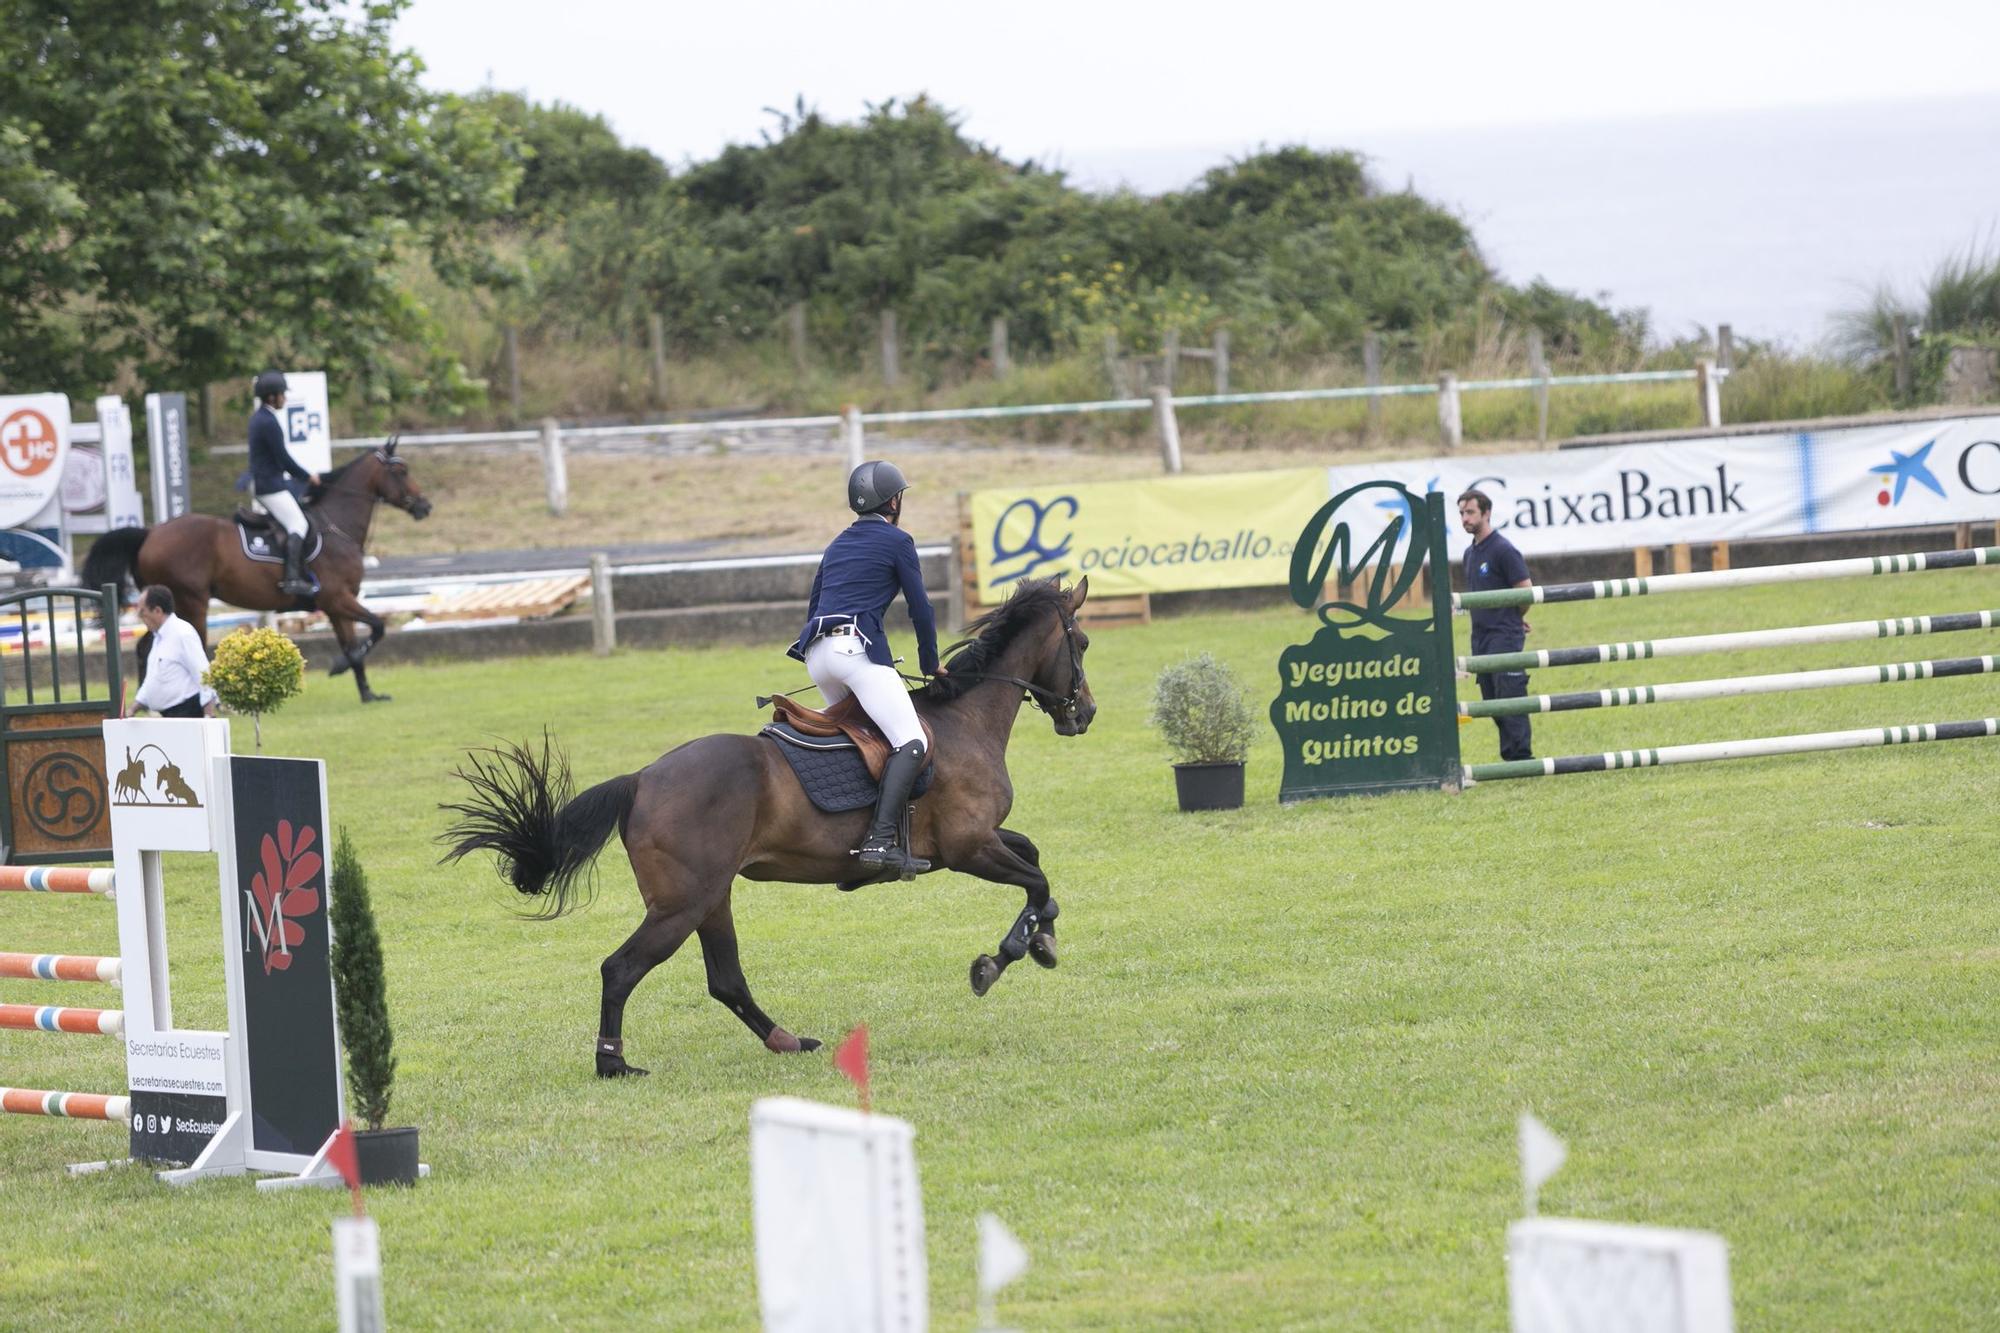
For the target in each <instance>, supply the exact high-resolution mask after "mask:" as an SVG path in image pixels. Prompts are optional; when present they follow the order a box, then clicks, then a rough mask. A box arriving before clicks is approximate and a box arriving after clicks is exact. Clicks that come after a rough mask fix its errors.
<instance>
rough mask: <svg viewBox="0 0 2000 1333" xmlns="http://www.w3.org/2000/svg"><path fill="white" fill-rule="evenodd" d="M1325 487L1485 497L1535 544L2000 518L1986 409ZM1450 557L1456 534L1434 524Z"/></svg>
mask: <svg viewBox="0 0 2000 1333" xmlns="http://www.w3.org/2000/svg"><path fill="white" fill-rule="evenodd" d="M1329 478H1330V482H1331V486H1332V490H1333V491H1334V492H1336V493H1338V492H1340V491H1343V490H1346V489H1347V488H1348V487H1350V486H1355V485H1360V484H1362V483H1365V482H1369V481H1375V480H1384V479H1386V480H1391V481H1395V482H1398V483H1400V484H1402V485H1404V486H1407V487H1408V488H1409V489H1410V490H1412V491H1415V492H1417V493H1418V494H1420V495H1421V494H1424V493H1426V492H1429V491H1441V492H1443V493H1444V495H1445V496H1446V498H1447V499H1453V498H1456V497H1457V496H1458V495H1459V494H1461V493H1462V492H1464V491H1468V490H1478V491H1483V492H1485V493H1486V495H1487V496H1488V497H1490V498H1491V499H1492V501H1493V525H1494V526H1495V527H1496V528H1499V529H1501V530H1502V531H1504V532H1506V534H1507V536H1508V538H1509V540H1511V541H1512V542H1513V543H1514V544H1515V545H1516V546H1518V547H1520V548H1521V550H1522V552H1523V553H1524V554H1525V555H1527V557H1528V558H1529V559H1530V560H1531V561H1532V560H1533V559H1534V557H1535V556H1536V555H1538V554H1539V555H1554V554H1565V553H1572V552H1582V551H1615V550H1623V549H1626V548H1629V547H1635V546H1667V545H1671V544H1673V543H1676V542H1718V541H1736V540H1746V539H1749V538H1755V537H1796V536H1804V535H1807V534H1810V533H1815V532H1854V531H1859V530H1863V529H1868V528H1914V527H1930V526H1939V525H1944V524H1952V523H1980V522H1992V521H1995V520H2000V416H1967V417H1959V418H1941V419H1937V420H1929V421H1918V422H1896V423H1892V424H1888V425H1882V426H1856V427H1842V428H1839V429H1835V430H1828V431H1815V432H1791V433H1771V434H1758V435H1728V436H1719V437H1699V438H1688V439H1681V440H1663V441H1660V442H1657V443H1650V444H1634V445H1616V446H1608V447H1605V448H1601V449H1565V450H1561V451H1559V452H1555V453H1533V454H1492V455H1487V456H1484V457H1478V456H1467V457H1458V456H1454V457H1451V458H1432V459H1425V460H1422V461H1417V462H1408V463H1368V464H1363V465H1359V466H1355V467H1336V468H1331V469H1329ZM1446 537H1447V549H1448V551H1449V553H1450V555H1451V557H1452V558H1453V559H1454V560H1455V559H1457V558H1458V557H1459V556H1461V555H1463V554H1464V551H1465V543H1466V540H1467V539H1466V536H1465V533H1464V532H1463V531H1462V530H1460V529H1458V528H1457V527H1456V526H1455V525H1454V527H1453V528H1452V530H1451V531H1450V532H1448V533H1447V534H1446Z"/></svg>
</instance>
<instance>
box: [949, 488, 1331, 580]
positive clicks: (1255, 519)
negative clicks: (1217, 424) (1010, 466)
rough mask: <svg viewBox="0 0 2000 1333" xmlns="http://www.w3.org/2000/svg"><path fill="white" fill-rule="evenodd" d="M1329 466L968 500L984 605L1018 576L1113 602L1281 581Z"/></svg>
mask: <svg viewBox="0 0 2000 1333" xmlns="http://www.w3.org/2000/svg"><path fill="white" fill-rule="evenodd" d="M1326 478H1327V474H1326V469H1324V468H1295V469H1290V470H1287V471H1283V472H1238V473H1231V474H1227V475H1223V476H1211V477H1161V478H1158V479H1157V480H1153V481H1112V482H1093V483H1088V484H1084V485H1077V486H1048V487H1040V488H1037V489H1034V490H994V491H974V492H973V493H972V515H971V521H972V548H973V566H974V571H975V574H976V576H977V578H978V588H979V601H980V604H981V605H984V606H991V605H993V604H995V603H997V602H1000V601H1003V600H1005V599H1006V597H1007V594H1008V593H1010V592H1012V591H1013V588H1014V585H1015V584H1016V583H1018V582H1019V581H1020V580H1022V579H1024V578H1038V579H1039V578H1047V577H1048V576H1049V575H1051V574H1061V575H1064V576H1065V577H1066V578H1067V579H1070V580H1075V579H1078V578H1081V577H1083V576H1084V575H1086V574H1087V575H1089V576H1090V590H1091V592H1093V593H1104V594H1109V595H1115V596H1127V595H1130V594H1132V593H1141V592H1183V591H1187V590H1190V589H1196V588H1254V587H1263V586H1269V585H1275V584H1283V583H1284V582H1285V581H1286V579H1287V577H1288V576H1289V574H1290V570H1291V558H1292V543H1293V542H1295V541H1297V540H1298V536H1299V532H1300V530H1301V529H1303V528H1304V527H1305V525H1306V520H1307V519H1309V518H1311V517H1312V515H1313V511H1314V510H1316V509H1318V508H1319V507H1320V506H1321V505H1323V504H1325V503H1326V501H1327V498H1328V496H1327V489H1326V488H1327V479H1326Z"/></svg>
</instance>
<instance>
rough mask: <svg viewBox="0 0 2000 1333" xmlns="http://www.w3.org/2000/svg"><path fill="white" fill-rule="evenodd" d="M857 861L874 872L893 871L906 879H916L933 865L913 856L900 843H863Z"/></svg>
mask: <svg viewBox="0 0 2000 1333" xmlns="http://www.w3.org/2000/svg"><path fill="white" fill-rule="evenodd" d="M854 856H855V859H856V860H858V861H860V862H861V864H862V865H864V866H867V867H869V868H870V869H873V870H893V871H896V872H897V873H898V874H900V875H901V876H902V877H903V878H904V879H915V878H916V877H917V876H918V875H921V874H923V873H925V872H926V871H928V870H929V869H930V868H931V863H930V862H929V861H926V860H924V859H923V858H922V857H918V856H912V855H910V853H909V852H908V851H907V850H905V848H904V847H903V846H902V845H901V844H899V843H888V844H871V843H863V844H862V845H861V847H860V849H859V850H857V851H856V852H855V853H854Z"/></svg>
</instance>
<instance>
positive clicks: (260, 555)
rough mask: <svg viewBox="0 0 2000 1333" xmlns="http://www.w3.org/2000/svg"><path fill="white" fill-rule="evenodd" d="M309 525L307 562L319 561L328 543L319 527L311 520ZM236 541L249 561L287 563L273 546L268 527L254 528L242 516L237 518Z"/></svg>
mask: <svg viewBox="0 0 2000 1333" xmlns="http://www.w3.org/2000/svg"><path fill="white" fill-rule="evenodd" d="M307 523H308V527H307V530H306V560H307V561H308V562H310V561H313V560H317V559H319V553H320V549H321V548H322V547H323V546H324V545H325V544H326V543H325V540H324V538H322V537H321V535H320V529H319V525H318V524H317V523H312V522H311V520H307ZM236 541H237V544H238V545H240V546H241V547H242V548H243V554H244V555H245V556H246V557H248V558H249V559H251V560H255V561H256V562H257V563H258V564H260V565H282V564H284V563H285V560H284V557H283V556H281V555H279V554H278V551H277V548H276V547H274V546H273V545H272V544H271V537H270V533H269V532H268V531H267V529H266V525H265V524H262V523H259V524H256V525H255V526H252V525H251V524H248V523H245V522H244V521H243V516H242V515H241V514H238V515H237V516H236Z"/></svg>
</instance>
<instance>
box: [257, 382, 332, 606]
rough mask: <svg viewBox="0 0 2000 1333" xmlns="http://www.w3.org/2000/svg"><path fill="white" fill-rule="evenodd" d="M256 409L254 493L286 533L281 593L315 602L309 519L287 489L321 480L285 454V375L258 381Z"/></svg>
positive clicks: (279, 585) (280, 542)
mask: <svg viewBox="0 0 2000 1333" xmlns="http://www.w3.org/2000/svg"><path fill="white" fill-rule="evenodd" d="M253 392H254V393H255V394H256V395H257V409H256V411H254V412H252V413H251V414H250V489H251V491H252V492H253V493H255V495H256V496H257V503H259V504H261V505H263V506H264V512H266V513H268V514H269V515H270V516H271V517H272V518H273V519H276V520H277V522H278V524H279V526H280V527H281V528H282V529H283V535H281V536H280V537H279V538H278V541H279V544H280V545H282V546H283V547H284V548H285V574H284V577H283V578H282V579H280V580H279V581H278V591H279V592H282V593H284V594H285V595H286V596H287V597H310V596H311V595H312V592H313V584H312V580H311V579H309V578H307V577H306V571H305V560H306V516H305V512H304V511H303V510H301V509H300V508H299V500H298V497H297V496H296V495H294V494H292V491H291V488H290V487H289V486H287V485H286V484H285V478H286V477H288V476H291V477H297V478H298V479H299V480H300V481H305V482H310V483H311V484H312V485H314V486H317V485H319V474H318V473H317V472H308V471H307V470H306V469H305V468H303V467H301V466H300V465H299V463H298V461H297V460H296V459H294V458H293V457H292V455H291V451H290V450H288V449H286V448H285V427H284V424H283V423H282V422H280V421H279V420H278V409H279V408H281V407H283V406H284V405H285V376H284V372H282V371H277V370H267V371H265V372H264V373H263V374H261V375H259V376H258V377H257V383H256V385H255V386H254V388H253Z"/></svg>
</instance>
